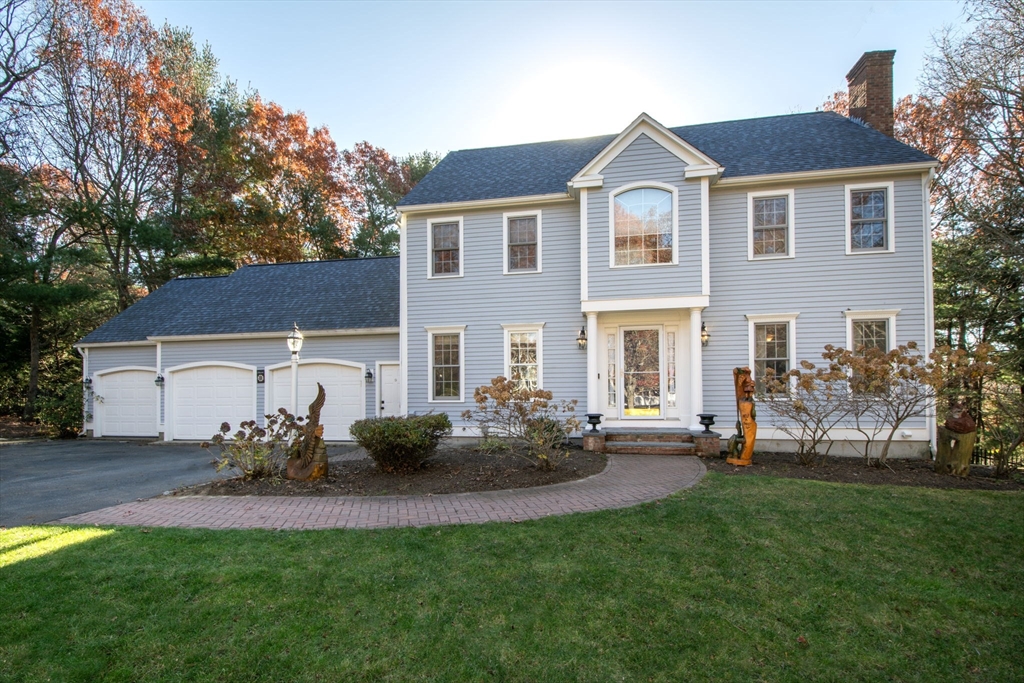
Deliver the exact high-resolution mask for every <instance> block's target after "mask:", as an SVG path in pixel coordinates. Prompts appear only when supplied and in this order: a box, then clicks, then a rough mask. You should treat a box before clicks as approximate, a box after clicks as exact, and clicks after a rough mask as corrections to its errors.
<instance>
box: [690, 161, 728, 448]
mask: <svg viewBox="0 0 1024 683" xmlns="http://www.w3.org/2000/svg"><path fill="white" fill-rule="evenodd" d="M724 170H725V169H723V168H722V167H721V166H715V165H712V164H690V165H689V166H687V167H686V170H685V171H683V177H684V178H686V179H687V180H690V179H691V178H708V179H710V178H715V177H717V176H718V175H720V174H721V173H722V171H724ZM701 429H703V427H702V428H701Z"/></svg>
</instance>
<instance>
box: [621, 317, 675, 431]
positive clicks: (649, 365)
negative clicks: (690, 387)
mask: <svg viewBox="0 0 1024 683" xmlns="http://www.w3.org/2000/svg"><path fill="white" fill-rule="evenodd" d="M620 345H621V353H622V362H621V368H622V369H621V371H620V378H621V379H620V382H619V387H620V410H621V412H620V415H622V417H623V418H625V419H635V418H663V417H664V415H665V404H664V400H663V396H664V391H663V376H662V358H661V355H662V354H661V349H662V343H661V328H660V327H624V328H622V338H621V340H620Z"/></svg>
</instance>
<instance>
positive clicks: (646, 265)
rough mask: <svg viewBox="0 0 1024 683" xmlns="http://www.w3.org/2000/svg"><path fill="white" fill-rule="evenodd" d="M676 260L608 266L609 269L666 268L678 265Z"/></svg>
mask: <svg viewBox="0 0 1024 683" xmlns="http://www.w3.org/2000/svg"><path fill="white" fill-rule="evenodd" d="M678 265H679V262H678V261H672V262H671V263H637V264H633V265H621V266H614V265H613V266H608V267H609V268H610V269H611V270H619V269H631V268H667V267H669V266H678Z"/></svg>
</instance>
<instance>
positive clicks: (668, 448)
mask: <svg viewBox="0 0 1024 683" xmlns="http://www.w3.org/2000/svg"><path fill="white" fill-rule="evenodd" d="M604 452H605V453H615V454H618V455H694V454H695V453H696V452H697V449H696V446H695V445H694V444H692V443H670V442H665V441H613V442H605V448H604Z"/></svg>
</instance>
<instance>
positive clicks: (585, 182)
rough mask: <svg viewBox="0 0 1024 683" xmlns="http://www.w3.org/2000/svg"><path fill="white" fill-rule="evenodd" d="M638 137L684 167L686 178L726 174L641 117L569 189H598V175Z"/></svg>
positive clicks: (582, 171)
mask: <svg viewBox="0 0 1024 683" xmlns="http://www.w3.org/2000/svg"><path fill="white" fill-rule="evenodd" d="M641 135H646V136H647V137H648V138H650V139H651V140H653V141H654V142H655V143H657V144H658V145H660V146H661V147H663V148H664V149H665V150H666V151H668V152H669V153H670V154H672V155H674V156H675V157H677V158H678V159H679V160H681V161H682V162H683V163H685V164H686V177H687V178H700V177H704V176H710V177H712V178H717V177H718V176H720V175H721V174H722V171H724V170H725V169H724V168H723V167H722V166H721V165H720V164H719V163H718V162H717V161H715V160H714V159H712V158H711V157H709V156H708V155H706V154H704V153H703V152H701V151H700V150H699V149H697V148H696V147H694V146H693V145H691V144H690V143H688V142H687V141H686V140H684V139H683V138H681V137H679V136H678V135H676V134H675V133H673V132H672V131H670V130H669V129H668V128H666V127H665V126H663V125H661V124H660V123H658V122H657V121H655V120H654V119H653V118H651V117H650V116H648V115H647V114H645V113H643V114H640V116H638V117H637V118H636V119H635V120H634V121H633V122H632V123H631V124H629V125H628V126H627V127H626V129H625V130H624V131H622V132H621V133H620V134H619V135H617V136H616V137H615V139H614V140H612V141H611V142H610V143H608V145H607V146H606V147H605V148H604V149H602V150H601V151H600V152H599V153H598V154H597V156H595V157H594V158H593V159H591V160H590V161H589V162H588V163H587V165H586V166H584V167H583V168H582V169H580V171H579V172H578V173H577V174H576V175H575V176H573V178H572V180H570V181H569V187H570V188H583V187H601V185H602V184H603V182H604V178H603V177H602V176H601V172H602V171H603V170H604V169H605V167H606V166H608V164H610V163H611V162H612V161H613V160H615V159H616V158H617V157H618V156H619V154H621V153H622V152H623V151H625V150H626V149H627V148H628V147H629V146H630V145H631V144H633V142H635V141H636V140H637V138H639V137H640V136H641Z"/></svg>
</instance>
